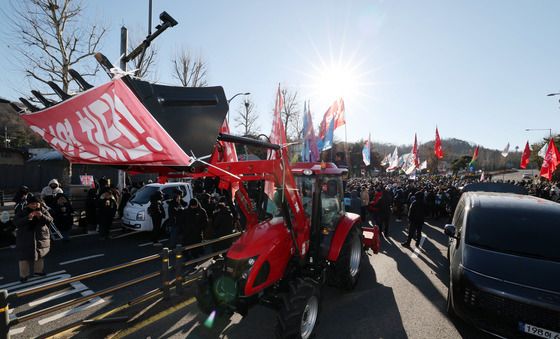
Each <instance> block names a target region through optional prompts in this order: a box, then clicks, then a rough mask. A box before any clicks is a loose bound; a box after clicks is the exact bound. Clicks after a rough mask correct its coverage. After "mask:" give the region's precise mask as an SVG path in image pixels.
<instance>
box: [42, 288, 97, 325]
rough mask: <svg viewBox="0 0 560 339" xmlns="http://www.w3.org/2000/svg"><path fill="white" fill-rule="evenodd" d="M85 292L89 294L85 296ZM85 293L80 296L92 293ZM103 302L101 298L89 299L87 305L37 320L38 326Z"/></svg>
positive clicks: (91, 292)
mask: <svg viewBox="0 0 560 339" xmlns="http://www.w3.org/2000/svg"><path fill="white" fill-rule="evenodd" d="M86 292H89V293H87V294H86ZM86 292H84V293H82V294H83V295H84V294H85V295H90V294H93V291H86ZM85 295H84V296H85ZM104 302H105V300H103V299H101V298H99V297H96V298H93V299H91V300H90V301H88V302H87V303H85V304H84V305H82V306H79V307H74V308H71V309H69V310H67V311H64V312H60V313H57V314H55V315H53V316H50V317H48V318H44V319H41V320H39V325H44V324H47V323H50V322H51V321H55V320H58V319H60V318H64V317H66V316H69V315H72V314H74V313H77V312H81V311H83V310H86V309H88V308H91V307H93V306H96V305H99V304H102V303H104Z"/></svg>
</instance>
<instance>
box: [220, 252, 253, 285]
mask: <svg viewBox="0 0 560 339" xmlns="http://www.w3.org/2000/svg"><path fill="white" fill-rule="evenodd" d="M257 258H258V256H254V257H251V258H248V259H241V260H232V259H229V258H228V260H227V261H226V272H228V273H229V274H231V275H232V276H233V277H234V278H236V279H240V278H241V279H244V280H247V278H248V277H249V273H251V269H252V268H253V265H255V263H256V262H257Z"/></svg>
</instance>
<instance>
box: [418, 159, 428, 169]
mask: <svg viewBox="0 0 560 339" xmlns="http://www.w3.org/2000/svg"><path fill="white" fill-rule="evenodd" d="M419 168H420V169H421V170H423V169H426V168H428V160H424V161H422V163H421V164H420V167H419Z"/></svg>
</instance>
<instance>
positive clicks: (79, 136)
mask: <svg viewBox="0 0 560 339" xmlns="http://www.w3.org/2000/svg"><path fill="white" fill-rule="evenodd" d="M21 117H22V118H23V119H24V120H25V121H26V122H27V123H28V124H29V127H31V129H32V130H33V131H35V132H37V133H39V134H40V135H41V136H42V137H43V139H44V140H45V141H46V142H47V143H49V144H50V145H51V147H53V148H54V149H56V150H57V151H59V152H60V153H62V154H63V155H64V157H66V158H67V159H68V160H69V161H71V162H72V163H76V164H96V163H97V164H99V163H103V164H104V165H124V166H131V165H139V166H188V165H190V164H191V162H192V159H191V158H189V156H187V154H185V151H183V150H182V149H181V148H180V147H179V145H177V143H176V142H175V140H173V139H172V138H171V137H170V136H169V134H168V133H167V131H166V130H165V129H163V128H162V127H161V125H160V124H159V123H158V122H157V120H156V119H155V118H154V117H153V116H152V115H151V114H150V112H149V111H148V110H147V109H146V107H145V106H144V105H143V104H142V103H141V102H140V101H139V100H138V98H137V97H136V95H135V94H134V93H133V92H132V91H131V90H130V88H128V86H126V85H125V84H124V82H123V80H122V79H115V80H112V81H109V82H108V83H106V84H104V85H101V86H97V87H95V88H92V89H91V90H89V91H86V92H83V93H80V94H78V95H76V96H74V97H72V98H71V99H68V100H66V101H64V102H61V103H59V104H57V105H55V106H52V107H49V108H45V109H44V110H42V111H40V112H36V113H29V114H22V115H21Z"/></svg>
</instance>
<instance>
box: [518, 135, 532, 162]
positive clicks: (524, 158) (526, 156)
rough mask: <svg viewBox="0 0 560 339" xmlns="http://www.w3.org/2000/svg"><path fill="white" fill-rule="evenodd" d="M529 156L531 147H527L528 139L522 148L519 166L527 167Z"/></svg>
mask: <svg viewBox="0 0 560 339" xmlns="http://www.w3.org/2000/svg"><path fill="white" fill-rule="evenodd" d="M530 156H531V149H530V148H529V141H527V143H526V144H525V149H524V150H523V155H521V164H520V165H519V167H520V168H527V165H528V164H529V157H530Z"/></svg>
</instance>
